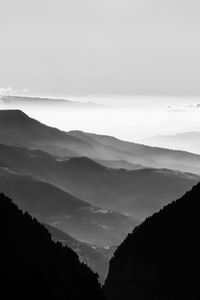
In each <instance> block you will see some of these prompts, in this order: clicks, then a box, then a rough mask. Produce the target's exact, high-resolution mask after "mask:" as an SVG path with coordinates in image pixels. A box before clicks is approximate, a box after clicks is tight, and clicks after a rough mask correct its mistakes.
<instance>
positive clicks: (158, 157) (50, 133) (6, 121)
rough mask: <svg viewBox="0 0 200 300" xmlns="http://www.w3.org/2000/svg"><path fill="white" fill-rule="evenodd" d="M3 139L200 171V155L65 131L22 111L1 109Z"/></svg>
mask: <svg viewBox="0 0 200 300" xmlns="http://www.w3.org/2000/svg"><path fill="white" fill-rule="evenodd" d="M0 141H1V142H6V143H9V144H15V145H16V144H17V145H22V146H25V147H28V148H31V149H40V150H45V151H47V152H49V153H51V154H54V155H58V156H60V157H65V156H88V157H90V158H92V159H98V160H103V161H104V162H105V161H106V160H112V161H126V162H128V163H131V164H133V165H138V164H139V165H143V166H147V167H156V168H169V169H176V170H179V171H184V172H192V173H197V174H200V156H199V155H195V154H191V153H188V152H184V151H173V150H169V149H163V148H156V147H149V146H145V145H141V144H136V143H130V142H125V141H122V140H119V139H116V138H114V137H110V136H102V135H95V134H89V133H84V132H81V131H71V132H68V133H66V132H63V131H60V130H58V129H56V128H52V127H49V126H46V125H44V124H42V123H40V122H38V121H36V120H34V119H31V118H29V117H28V116H27V115H26V114H24V113H23V112H21V111H19V110H0Z"/></svg>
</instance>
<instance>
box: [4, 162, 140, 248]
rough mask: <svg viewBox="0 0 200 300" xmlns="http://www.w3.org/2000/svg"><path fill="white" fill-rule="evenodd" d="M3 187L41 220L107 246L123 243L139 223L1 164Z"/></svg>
mask: <svg viewBox="0 0 200 300" xmlns="http://www.w3.org/2000/svg"><path fill="white" fill-rule="evenodd" d="M0 190H1V191H2V192H4V193H5V194H7V195H8V196H9V197H12V198H13V199H14V201H15V203H16V204H17V205H18V206H19V207H20V208H21V209H23V211H28V212H29V213H30V214H31V215H32V216H35V217H37V218H38V220H40V221H41V222H45V223H47V224H50V225H52V226H55V227H57V228H58V229H61V230H63V231H64V232H66V233H69V234H70V235H71V236H73V237H75V238H76V239H78V240H83V241H86V242H88V243H92V244H96V245H99V246H103V247H104V246H108V245H115V244H119V243H120V242H121V241H122V239H123V238H124V237H125V235H126V234H127V232H129V231H130V229H131V227H132V226H135V225H136V224H137V223H136V221H135V220H133V219H132V218H129V217H127V216H124V215H121V214H119V213H115V212H112V211H109V210H106V211H105V210H102V209H101V208H98V207H94V206H91V205H90V204H88V203H87V202H84V201H83V200H80V199H78V198H76V197H74V196H72V195H71V194H69V193H67V192H65V191H63V190H61V189H59V188H57V187H56V186H54V185H51V184H49V183H47V182H43V181H40V180H38V179H36V178H34V177H32V176H29V175H26V174H22V173H19V172H16V171H13V170H12V169H9V168H7V167H1V168H0Z"/></svg>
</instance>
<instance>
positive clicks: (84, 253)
mask: <svg viewBox="0 0 200 300" xmlns="http://www.w3.org/2000/svg"><path fill="white" fill-rule="evenodd" d="M44 226H45V227H46V228H47V230H48V231H49V232H50V233H51V237H52V239H53V240H54V241H56V242H57V241H59V242H61V243H62V244H63V245H64V246H68V247H70V248H71V249H72V250H73V251H75V252H76V253H77V255H78V257H79V259H80V261H82V262H84V263H85V264H86V265H88V266H89V267H90V269H91V270H92V271H94V272H95V273H97V274H98V275H99V282H100V283H101V284H103V283H104V280H105V278H106V276H107V273H108V265H109V259H110V258H111V257H112V255H113V252H114V250H115V249H116V247H106V248H102V247H97V246H94V245H90V244H86V243H83V242H80V241H78V240H76V239H74V238H73V237H71V236H70V235H68V234H66V233H65V232H63V231H61V230H59V229H57V228H55V227H53V226H50V225H47V224H44Z"/></svg>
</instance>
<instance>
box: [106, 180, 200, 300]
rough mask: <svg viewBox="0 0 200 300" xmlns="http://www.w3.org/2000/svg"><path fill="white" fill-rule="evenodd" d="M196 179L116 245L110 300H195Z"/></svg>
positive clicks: (198, 246) (199, 252)
mask: <svg viewBox="0 0 200 300" xmlns="http://www.w3.org/2000/svg"><path fill="white" fill-rule="evenodd" d="M199 204H200V184H198V185H196V186H194V187H193V188H192V190H191V191H190V192H187V193H186V194H185V195H184V196H183V197H182V198H180V199H179V200H177V201H174V202H172V203H171V204H169V205H168V206H166V207H164V209H162V210H161V211H160V212H158V213H155V214H154V215H153V216H152V217H149V218H147V219H146V220H145V221H144V222H143V223H142V224H141V225H140V226H138V227H136V228H135V229H134V230H133V232H132V233H131V234H129V235H128V237H127V238H126V240H125V241H124V242H123V243H122V244H121V245H120V246H119V248H118V249H117V250H116V252H115V254H114V257H113V258H112V259H111V262H110V270H109V274H108V277H107V279H106V283H105V287H104V289H105V291H106V294H107V297H108V299H109V300H121V299H123V300H129V299H134V300H147V299H148V300H175V299H176V300H177V299H178V300H179V299H180V300H194V299H195V300H196V299H200V289H199V270H200V269H199V267H200V243H199V237H200V229H199V228H200V226H199V214H200V212H199V208H200V205H199Z"/></svg>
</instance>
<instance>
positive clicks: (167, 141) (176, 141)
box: [143, 131, 200, 154]
mask: <svg viewBox="0 0 200 300" xmlns="http://www.w3.org/2000/svg"><path fill="white" fill-rule="evenodd" d="M143 142H144V143H145V144H148V145H151V146H157V147H165V148H166V147H168V148H171V149H181V150H185V151H190V152H193V153H197V154H200V132H196V131H191V132H182V133H178V134H175V135H158V136H153V137H150V138H146V139H144V140H143Z"/></svg>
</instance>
